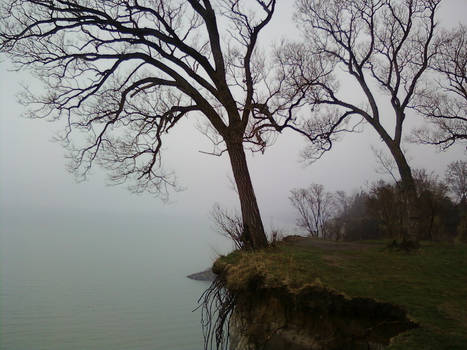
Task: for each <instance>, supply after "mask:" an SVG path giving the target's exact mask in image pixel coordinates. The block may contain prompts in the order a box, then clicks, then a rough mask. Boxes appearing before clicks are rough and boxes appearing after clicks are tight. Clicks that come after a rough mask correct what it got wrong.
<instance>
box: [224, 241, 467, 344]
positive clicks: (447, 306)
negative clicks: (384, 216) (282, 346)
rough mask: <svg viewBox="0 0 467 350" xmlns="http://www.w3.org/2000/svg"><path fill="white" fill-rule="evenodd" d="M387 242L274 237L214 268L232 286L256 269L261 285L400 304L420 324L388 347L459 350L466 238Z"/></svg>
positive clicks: (464, 318) (464, 340)
mask: <svg viewBox="0 0 467 350" xmlns="http://www.w3.org/2000/svg"><path fill="white" fill-rule="evenodd" d="M387 243H388V242H383V241H371V242H362V243H355V244H346V243H343V244H335V243H326V242H322V241H318V242H317V241H314V240H302V241H297V242H293V243H281V244H279V245H278V246H276V247H274V248H268V249H266V250H263V251H259V252H255V253H252V252H233V253H232V254H230V255H228V256H226V257H222V258H220V259H219V260H218V261H217V262H216V264H215V268H217V269H225V268H227V269H228V273H227V276H228V278H227V287H228V288H232V289H239V288H242V286H243V285H244V284H245V281H247V279H248V278H250V277H251V276H252V274H256V275H258V274H260V275H262V277H263V278H264V281H265V282H264V283H265V285H266V286H267V285H268V284H271V285H277V284H285V285H287V286H289V287H290V288H291V289H292V290H293V289H294V288H296V289H297V288H300V287H301V286H304V285H306V284H322V285H323V286H324V287H326V288H329V289H332V290H336V291H338V292H339V293H342V294H344V295H346V296H348V297H366V298H373V299H376V300H378V301H382V302H389V303H393V304H397V305H400V306H402V307H403V308H404V309H405V310H407V313H408V317H409V318H410V319H411V320H412V321H414V322H416V323H417V324H419V326H420V327H419V328H416V329H413V330H410V331H408V332H405V333H403V334H400V335H399V336H397V337H396V338H395V339H393V341H392V344H391V346H390V347H389V348H390V349H433V350H439V349H453V350H454V349H467V245H451V244H445V243H427V242H423V243H422V245H421V248H420V249H419V250H418V251H416V252H412V253H405V252H397V251H390V250H388V249H385V247H386V245H387Z"/></svg>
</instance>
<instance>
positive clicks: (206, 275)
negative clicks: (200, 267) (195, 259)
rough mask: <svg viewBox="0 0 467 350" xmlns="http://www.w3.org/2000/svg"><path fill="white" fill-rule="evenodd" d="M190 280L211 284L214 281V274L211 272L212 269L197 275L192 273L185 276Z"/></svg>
mask: <svg viewBox="0 0 467 350" xmlns="http://www.w3.org/2000/svg"><path fill="white" fill-rule="evenodd" d="M186 277H188V278H190V279H192V280H196V281H206V282H212V281H214V280H215V278H216V275H215V274H214V272H212V269H211V268H209V269H207V270H204V271H202V272H198V273H193V274H191V275H188V276H186Z"/></svg>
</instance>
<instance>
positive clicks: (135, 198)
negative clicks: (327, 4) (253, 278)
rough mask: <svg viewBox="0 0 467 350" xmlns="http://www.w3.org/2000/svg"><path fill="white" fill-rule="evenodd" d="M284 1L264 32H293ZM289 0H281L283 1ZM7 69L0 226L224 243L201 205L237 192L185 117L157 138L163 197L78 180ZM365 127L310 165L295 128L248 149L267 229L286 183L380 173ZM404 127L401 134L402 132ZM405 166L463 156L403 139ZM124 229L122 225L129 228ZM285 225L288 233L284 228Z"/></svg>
mask: <svg viewBox="0 0 467 350" xmlns="http://www.w3.org/2000/svg"><path fill="white" fill-rule="evenodd" d="M290 3H291V2H289V1H280V5H279V7H278V9H277V12H276V16H275V18H274V20H273V22H272V24H271V28H270V29H269V32H268V37H267V38H265V37H263V38H260V41H261V39H263V40H265V41H271V40H274V39H277V38H280V37H281V36H283V35H284V33H285V32H286V31H289V33H293V32H294V30H295V29H294V25H293V23H292V20H291V18H290V17H291V13H292V11H291V9H290V8H288V7H287V6H288V5H287V4H290ZM289 6H290V5H289ZM466 13H467V1H465V0H448V1H446V3H445V4H444V8H443V11H442V22H443V24H446V25H453V24H457V23H459V22H460V21H464V23H465V22H466V20H465V19H464V18H463V16H465V14H466ZM8 68H11V67H9V66H8V63H7V62H6V61H5V60H4V59H2V61H1V62H0V77H1V79H0V106H1V109H0V235H1V234H3V233H5V232H7V231H18V230H26V229H28V230H38V232H39V231H41V230H42V231H47V230H70V229H73V230H75V231H77V232H78V231H79V230H85V231H92V230H93V228H94V229H95V227H101V228H102V229H105V227H108V225H107V224H109V223H112V224H113V226H111V227H113V229H118V227H120V228H121V229H123V228H122V225H119V224H118V223H121V222H126V224H127V225H126V226H124V229H125V230H127V231H128V234H132V235H137V232H138V230H139V229H140V226H141V225H146V229H148V228H147V227H151V229H152V228H154V234H155V235H160V236H161V240H163V239H164V236H166V235H176V234H178V233H180V232H181V231H183V236H182V237H184V238H186V237H191V238H193V239H197V240H199V241H200V244H206V245H211V247H212V249H213V250H223V249H225V247H226V246H228V244H226V243H225V242H223V241H222V239H220V238H219V237H218V236H217V235H216V234H214V233H213V230H212V228H211V226H212V225H211V223H210V221H209V218H208V216H209V212H210V210H211V208H212V206H213V204H214V203H215V202H218V203H219V204H221V205H223V206H226V207H232V208H233V207H238V199H237V197H236V194H235V193H234V191H233V190H232V189H231V188H230V187H231V185H230V182H229V179H228V178H229V177H230V178H232V175H231V169H230V164H229V162H228V159H227V157H226V156H223V157H220V158H219V157H214V156H208V155H204V154H201V153H200V152H199V150H204V151H209V150H210V149H211V148H210V147H211V146H210V144H209V141H208V140H206V138H205V137H204V136H203V135H201V134H200V133H199V132H198V131H197V130H195V129H193V128H192V127H191V125H190V123H189V122H185V123H184V124H183V125H182V126H181V128H176V129H173V130H174V132H173V135H171V136H170V140H169V142H168V143H166V144H165V148H166V150H165V159H166V160H167V162H166V164H165V168H167V169H172V170H174V171H175V172H176V174H177V177H178V179H179V184H180V185H181V186H183V187H184V188H185V190H184V191H181V192H177V193H172V195H171V198H170V202H169V203H168V204H163V203H161V202H160V200H158V199H155V198H154V197H152V196H151V195H149V194H147V195H146V194H145V195H133V194H131V193H130V192H129V191H127V190H126V188H125V186H118V187H115V186H106V185H105V183H106V180H105V173H104V172H103V171H102V170H100V169H98V168H94V170H93V171H92V176H91V177H90V179H89V180H88V181H87V182H85V183H76V182H75V181H74V179H73V176H72V175H70V174H69V173H67V172H66V170H65V162H66V160H65V159H64V151H63V149H62V148H61V146H60V145H59V144H57V143H52V142H50V140H51V138H52V137H53V135H54V131H57V130H58V129H57V125H56V124H51V123H48V122H45V121H42V120H28V119H24V118H20V117H19V115H20V114H21V112H22V110H23V107H22V106H21V105H19V104H18V103H17V102H16V97H15V94H16V93H18V92H19V91H20V83H21V82H23V83H25V84H30V83H31V81H30V78H28V75H27V74H26V73H17V72H8V71H7V69H8ZM366 130H367V132H366V133H365V135H362V134H356V135H351V134H349V135H346V136H345V137H344V139H343V140H341V141H340V142H338V143H336V144H335V147H334V149H333V150H332V151H331V152H328V153H327V154H326V155H325V156H324V158H323V159H321V160H319V161H318V162H316V163H314V164H313V165H311V166H305V165H304V164H303V163H301V162H300V157H299V153H300V150H301V149H302V148H303V145H304V143H303V141H302V139H301V138H300V137H298V136H297V135H294V134H292V133H290V132H289V133H287V132H286V133H285V134H284V135H280V136H279V138H278V141H277V142H276V144H275V145H273V146H272V147H270V148H269V149H267V150H266V153H265V154H264V155H261V154H255V155H253V156H250V157H249V166H250V171H251V175H252V180H253V184H254V187H255V191H256V194H257V197H258V201H259V206H260V210H261V213H262V217H263V220H264V224H265V226H266V228H267V229H270V228H271V226H273V227H275V228H286V229H287V231H288V232H291V231H293V226H294V222H295V218H296V214H295V212H294V210H293V208H292V207H291V205H290V203H289V200H288V196H289V192H290V190H291V189H293V188H296V187H306V186H308V185H309V184H311V183H321V184H323V185H324V186H325V187H326V189H328V190H331V191H335V190H345V191H347V192H352V191H355V190H358V189H359V188H365V186H366V185H367V184H368V183H369V182H371V181H374V180H375V179H377V178H380V177H381V175H379V174H376V173H375V167H376V161H375V157H374V155H373V153H372V151H371V149H370V145H372V146H374V147H376V148H379V149H385V147H384V145H383V144H382V143H381V142H380V141H379V139H378V137H376V136H375V135H374V132H372V131H371V130H370V129H369V127H366ZM406 135H407V133H406ZM406 148H407V149H408V155H409V160H410V161H409V162H410V164H411V166H412V167H413V168H426V169H427V170H429V171H435V172H437V173H438V174H440V175H443V173H444V169H445V168H446V165H447V164H448V163H449V162H451V161H453V160H458V159H465V158H466V153H465V150H464V148H463V147H459V146H457V147H453V148H452V149H450V150H449V151H447V152H443V153H439V152H437V151H436V150H435V149H434V148H433V147H429V146H416V145H412V144H406ZM129 231H132V232H129ZM291 233H293V232H291Z"/></svg>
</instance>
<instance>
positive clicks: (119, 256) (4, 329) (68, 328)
mask: <svg viewBox="0 0 467 350" xmlns="http://www.w3.org/2000/svg"><path fill="white" fill-rule="evenodd" d="M84 227H86V223H84ZM94 228H95V230H94V231H91V232H86V231H85V230H84V232H83V231H80V230H78V229H75V230H69V231H68V232H67V231H66V229H65V228H63V230H61V233H57V232H51V231H49V229H50V227H38V228H37V230H36V232H34V231H33V230H31V229H29V230H27V229H24V228H23V229H20V228H17V229H16V230H8V231H7V232H5V231H3V232H1V235H0V254H1V255H0V349H1V350H40V349H44V350H59V349H60V350H62V349H63V350H70V349H77V350H78V349H79V350H86V349H89V350H91V349H113V350H118V349H125V350H128V349H148V350H149V349H151V350H154V349H164V350H170V349H173V350H184V349H186V350H188V349H190V350H191V349H193V350H195V349H196V350H197V349H200V348H201V347H202V333H201V327H200V314H199V312H192V310H193V309H194V308H195V307H196V301H197V299H198V297H199V296H200V295H201V293H202V291H203V290H204V289H205V288H206V287H207V286H208V285H207V284H206V283H203V282H198V281H192V280H189V279H187V278H186V277H185V275H187V274H189V273H192V272H197V271H199V270H201V269H202V268H204V267H206V266H207V264H208V263H209V261H210V258H207V257H206V256H205V251H206V249H205V251H204V252H201V253H202V254H201V253H200V249H201V248H200V247H198V246H197V244H193V243H191V244H190V242H189V241H188V242H187V240H189V237H187V236H183V234H177V233H172V234H171V235H170V236H157V235H156V234H155V233H154V230H153V229H149V228H147V227H146V228H145V229H142V230H141V231H139V232H138V233H137V234H136V233H131V231H130V229H131V227H129V226H128V227H125V225H123V226H122V225H120V224H118V223H117V224H115V225H114V226H112V227H106V229H107V231H104V227H102V228H100V229H98V230H97V229H96V225H94ZM54 229H55V230H57V227H54ZM133 230H134V229H133ZM97 232H98V233H97ZM103 232H107V233H103ZM110 232H111V233H110ZM197 248H199V249H198V250H197ZM201 250H202V249H201ZM197 254H198V255H203V254H204V255H203V256H202V257H200V256H198V255H197Z"/></svg>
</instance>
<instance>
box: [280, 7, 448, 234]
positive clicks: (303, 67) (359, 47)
mask: <svg viewBox="0 0 467 350" xmlns="http://www.w3.org/2000/svg"><path fill="white" fill-rule="evenodd" d="M440 1H441V0H418V1H413V0H395V1H394V0H391V1H389V0H357V1H355V0H330V1H324V0H297V4H298V10H297V20H298V22H299V25H300V27H301V28H302V30H303V36H304V42H303V43H286V44H284V45H283V47H282V48H281V50H280V52H279V54H278V56H279V60H280V62H281V64H282V66H283V70H284V72H285V73H284V75H285V76H287V77H288V79H287V85H288V86H290V88H291V89H293V90H294V91H303V92H304V93H305V94H306V98H305V99H306V102H307V103H308V104H309V106H311V109H310V111H309V113H310V114H311V115H313V116H314V118H310V119H308V120H307V122H306V123H304V124H303V125H302V129H303V130H304V131H306V132H307V135H308V138H309V140H310V141H311V142H310V144H309V146H308V147H307V149H306V151H305V156H307V157H308V158H309V159H312V160H313V159H316V158H319V157H320V156H321V155H322V154H323V152H325V151H327V150H329V149H330V148H331V146H332V144H333V142H335V141H336V139H337V136H338V135H339V133H341V132H344V131H349V130H353V128H354V126H355V124H356V123H358V122H359V121H360V120H362V119H363V120H364V121H365V122H366V123H368V124H369V125H371V127H372V128H373V129H374V130H375V131H376V132H377V133H378V135H379V136H380V137H381V139H382V141H383V142H384V144H385V145H386V146H387V147H388V149H389V151H390V153H391V155H392V157H393V158H394V160H395V162H396V164H397V169H398V172H399V175H400V177H401V183H402V188H403V191H404V194H405V195H404V198H405V201H406V202H407V204H408V205H407V206H406V207H407V208H408V209H407V213H406V219H405V225H404V226H406V231H407V232H406V234H405V235H404V239H407V240H416V239H417V235H416V232H417V222H418V214H417V210H416V188H415V182H414V178H413V175H412V171H411V168H410V165H409V163H408V161H407V158H406V155H405V154H404V151H403V149H402V146H401V143H402V140H403V131H404V123H405V121H406V118H407V116H408V114H407V113H408V111H409V109H412V110H413V106H412V105H411V102H413V100H414V98H415V97H416V96H417V94H418V91H419V86H420V83H421V81H422V80H421V79H422V77H424V75H425V72H426V71H427V68H428V67H429V64H430V62H431V60H432V58H433V56H434V55H436V53H437V52H438V51H439V50H438V49H439V43H438V42H437V41H436V40H435V32H436V29H437V23H436V18H435V16H436V13H437V10H438V6H439V3H440ZM343 76H347V77H348V78H350V79H351V80H352V81H353V82H354V83H355V86H356V89H355V92H357V91H358V92H359V93H360V95H361V96H362V98H363V103H362V104H358V103H355V101H354V99H355V98H354V97H353V98H347V97H344V96H343V95H342V91H341V90H340V88H339V81H340V79H341V78H342V77H343ZM381 92H382V95H383V96H381ZM382 97H385V98H386V102H387V103H389V105H390V108H391V109H388V108H387V107H386V105H384V102H383V99H382Z"/></svg>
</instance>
